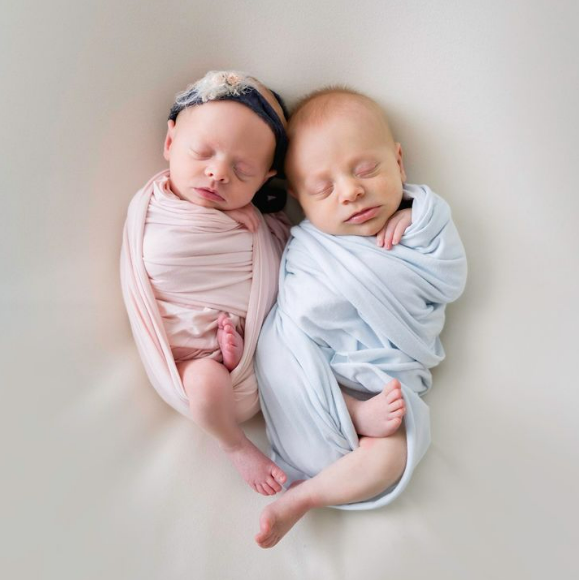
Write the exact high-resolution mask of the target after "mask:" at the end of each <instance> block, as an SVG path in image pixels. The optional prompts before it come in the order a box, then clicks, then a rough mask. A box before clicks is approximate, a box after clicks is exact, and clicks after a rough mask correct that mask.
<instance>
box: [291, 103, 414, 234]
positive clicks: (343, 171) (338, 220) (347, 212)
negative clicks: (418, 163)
mask: <svg viewBox="0 0 579 580" xmlns="http://www.w3.org/2000/svg"><path fill="white" fill-rule="evenodd" d="M286 172H287V175H288V178H289V181H290V183H291V184H292V194H293V195H295V196H296V197H297V198H298V201H299V202H300V204H301V206H302V208H303V210H304V213H305V215H306V217H307V218H308V219H309V220H310V221H311V222H312V224H313V225H314V226H316V227H317V228H318V229H320V230H321V231H323V232H326V233H328V234H333V235H337V236H343V235H356V236H374V235H376V234H377V233H378V231H379V230H380V229H381V228H382V227H383V226H384V225H385V223H386V221H387V220H388V218H389V217H390V216H391V215H392V214H393V213H394V212H395V211H396V210H397V209H398V206H399V205H400V201H401V200H402V184H403V183H404V181H405V180H406V175H405V173H404V167H403V165H402V150H401V148H400V145H399V144H398V143H394V142H392V140H391V139H389V138H388V137H387V134H386V133H385V132H384V126H383V125H381V123H380V122H376V115H375V114H372V113H370V112H368V111H364V110H362V109H357V110H353V111H348V112H347V113H345V112H344V111H341V112H336V113H333V114H332V115H331V116H330V117H329V118H327V119H325V120H323V121H319V122H317V123H314V124H312V123H307V122H305V123H303V124H300V125H298V126H297V127H296V128H295V131H293V132H292V134H291V135H290V147H289V151H288V157H287V162H286Z"/></svg>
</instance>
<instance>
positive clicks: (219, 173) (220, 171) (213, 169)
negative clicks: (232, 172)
mask: <svg viewBox="0 0 579 580" xmlns="http://www.w3.org/2000/svg"><path fill="white" fill-rule="evenodd" d="M205 175H206V176H207V177H210V178H211V179H213V180H214V181H219V182H221V183H226V182H227V181H228V180H229V177H228V174H227V168H226V167H225V165H224V164H223V163H213V164H211V165H208V166H207V167H206V168H205Z"/></svg>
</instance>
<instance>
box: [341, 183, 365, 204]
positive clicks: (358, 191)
mask: <svg viewBox="0 0 579 580" xmlns="http://www.w3.org/2000/svg"><path fill="white" fill-rule="evenodd" d="M361 195H364V188H363V187H362V186H361V185H360V184H359V183H357V182H355V181H348V182H347V183H344V184H342V187H341V191H340V197H341V198H342V200H343V201H348V202H350V201H355V200H356V199H358V197H360V196H361Z"/></svg>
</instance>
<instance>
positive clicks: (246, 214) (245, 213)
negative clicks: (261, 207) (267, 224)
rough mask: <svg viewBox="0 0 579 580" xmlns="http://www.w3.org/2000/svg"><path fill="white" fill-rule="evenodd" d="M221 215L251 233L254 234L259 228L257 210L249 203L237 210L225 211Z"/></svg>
mask: <svg viewBox="0 0 579 580" xmlns="http://www.w3.org/2000/svg"><path fill="white" fill-rule="evenodd" d="M223 213H226V214H227V215H228V216H229V217H230V218H231V219H233V220H235V221H236V222H238V223H240V224H241V225H242V226H244V227H246V228H247V229H248V230H249V231H250V232H252V233H254V232H256V231H257V228H259V217H258V215H257V210H256V209H255V207H253V205H252V204H251V203H248V204H247V205H244V206H243V207H240V208H239V209H230V210H226V211H224V212H223Z"/></svg>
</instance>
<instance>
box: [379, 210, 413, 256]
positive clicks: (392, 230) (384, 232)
mask: <svg viewBox="0 0 579 580" xmlns="http://www.w3.org/2000/svg"><path fill="white" fill-rule="evenodd" d="M410 224H412V210H411V209H401V210H399V211H397V212H396V213H394V214H393V215H392V216H390V219H389V220H388V221H387V222H386V225H385V226H384V227H383V228H382V229H381V230H380V231H379V232H378V234H377V235H376V244H377V245H378V246H380V247H381V248H386V249H387V250H391V249H392V247H393V246H395V245H396V244H397V243H398V242H399V241H400V239H401V238H402V236H403V235H404V232H405V231H406V229H407V228H408V226H410Z"/></svg>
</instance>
